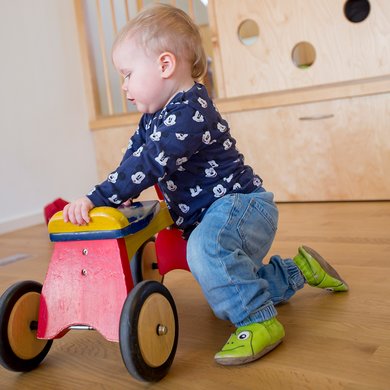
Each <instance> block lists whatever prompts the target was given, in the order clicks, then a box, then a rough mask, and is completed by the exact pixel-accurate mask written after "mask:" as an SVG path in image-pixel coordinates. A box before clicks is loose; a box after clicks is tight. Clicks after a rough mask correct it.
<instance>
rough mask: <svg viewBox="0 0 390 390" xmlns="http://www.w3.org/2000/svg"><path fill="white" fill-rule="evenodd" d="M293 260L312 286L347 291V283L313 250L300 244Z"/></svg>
mask: <svg viewBox="0 0 390 390" xmlns="http://www.w3.org/2000/svg"><path fill="white" fill-rule="evenodd" d="M298 252H299V253H298V254H297V255H296V256H295V257H294V262H295V264H296V265H297V266H298V268H299V269H300V270H301V272H302V274H303V276H304V278H305V279H306V281H307V283H308V284H309V285H310V286H313V287H319V288H324V289H326V290H330V291H348V290H349V288H348V285H347V283H346V282H345V281H344V280H343V279H342V277H341V276H340V275H339V274H338V273H337V271H336V270H335V269H334V268H333V267H332V266H331V265H330V264H328V263H327V262H326V261H325V260H324V259H323V258H322V257H321V255H319V254H318V253H317V252H316V251H315V250H313V249H311V248H309V247H307V246H301V247H300V248H299V249H298Z"/></svg>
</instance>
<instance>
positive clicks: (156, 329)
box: [119, 280, 179, 382]
mask: <svg viewBox="0 0 390 390" xmlns="http://www.w3.org/2000/svg"><path fill="white" fill-rule="evenodd" d="M178 337H179V327H178V317H177V310H176V306H175V302H174V300H173V298H172V296H171V294H170V292H169V291H168V289H167V288H166V287H165V286H163V285H162V284H161V283H158V282H156V281H151V280H146V281H143V282H141V283H139V284H137V285H136V286H135V287H134V288H133V289H132V290H131V292H130V294H129V295H128V297H127V298H126V301H125V304H124V305H123V309H122V314H121V319H120V325H119V345H120V350H121V354H122V358H123V361H124V363H125V366H126V368H127V370H128V371H129V373H130V374H131V375H132V376H134V377H135V378H136V379H138V380H141V381H147V382H157V381H159V380H160V379H162V378H164V377H165V375H166V374H167V373H168V371H169V368H170V367H171V365H172V362H173V359H174V357H175V354H176V348H177V342H178Z"/></svg>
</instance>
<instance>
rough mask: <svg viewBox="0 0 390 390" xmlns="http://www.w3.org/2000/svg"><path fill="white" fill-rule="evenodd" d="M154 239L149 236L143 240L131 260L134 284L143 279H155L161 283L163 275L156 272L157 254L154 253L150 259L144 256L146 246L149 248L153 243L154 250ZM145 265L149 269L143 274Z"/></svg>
mask: <svg viewBox="0 0 390 390" xmlns="http://www.w3.org/2000/svg"><path fill="white" fill-rule="evenodd" d="M155 241H156V240H155V238H154V237H151V238H149V239H148V240H147V241H145V242H144V243H143V244H142V245H141V247H140V248H139V249H138V251H137V252H136V254H135V255H134V257H133V258H132V260H131V272H132V276H133V283H134V285H136V284H138V283H140V282H142V281H144V280H155V281H156V282H160V283H163V280H164V276H163V275H160V273H159V272H158V264H157V256H156V255H155V253H154V255H153V258H152V259H146V258H145V256H148V254H147V253H146V252H145V249H146V248H149V247H150V246H151V245H154V252H155V251H156V249H155ZM145 263H146V264H145ZM145 267H150V269H148V270H147V275H145V274H144V271H145ZM152 267H156V268H152ZM151 275H152V276H151Z"/></svg>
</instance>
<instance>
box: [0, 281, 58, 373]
mask: <svg viewBox="0 0 390 390" xmlns="http://www.w3.org/2000/svg"><path fill="white" fill-rule="evenodd" d="M41 291H42V285H41V284H40V283H37V282H33V281H25V282H19V283H15V284H14V285H12V286H11V287H9V288H8V289H7V290H6V292H5V293H4V294H3V295H2V296H1V298H0V363H1V364H2V365H3V366H4V367H5V368H7V369H9V370H13V371H30V370H32V369H33V368H35V367H36V366H38V365H39V363H41V361H42V360H43V359H44V358H45V356H46V355H47V353H48V352H49V350H50V347H51V345H52V343H53V341H52V340H39V339H37V337H36V334H37V326H38V313H39V302H40V295H41Z"/></svg>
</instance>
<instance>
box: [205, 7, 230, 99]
mask: <svg viewBox="0 0 390 390" xmlns="http://www.w3.org/2000/svg"><path fill="white" fill-rule="evenodd" d="M207 12H208V17H209V25H210V33H211V44H212V46H213V57H214V69H215V74H214V87H216V90H217V96H218V97H219V98H224V97H226V89H225V79H224V74H223V66H222V59H221V53H220V50H221V49H220V47H219V41H218V26H217V18H216V12H217V10H216V4H215V0H209V2H208V5H207Z"/></svg>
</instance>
